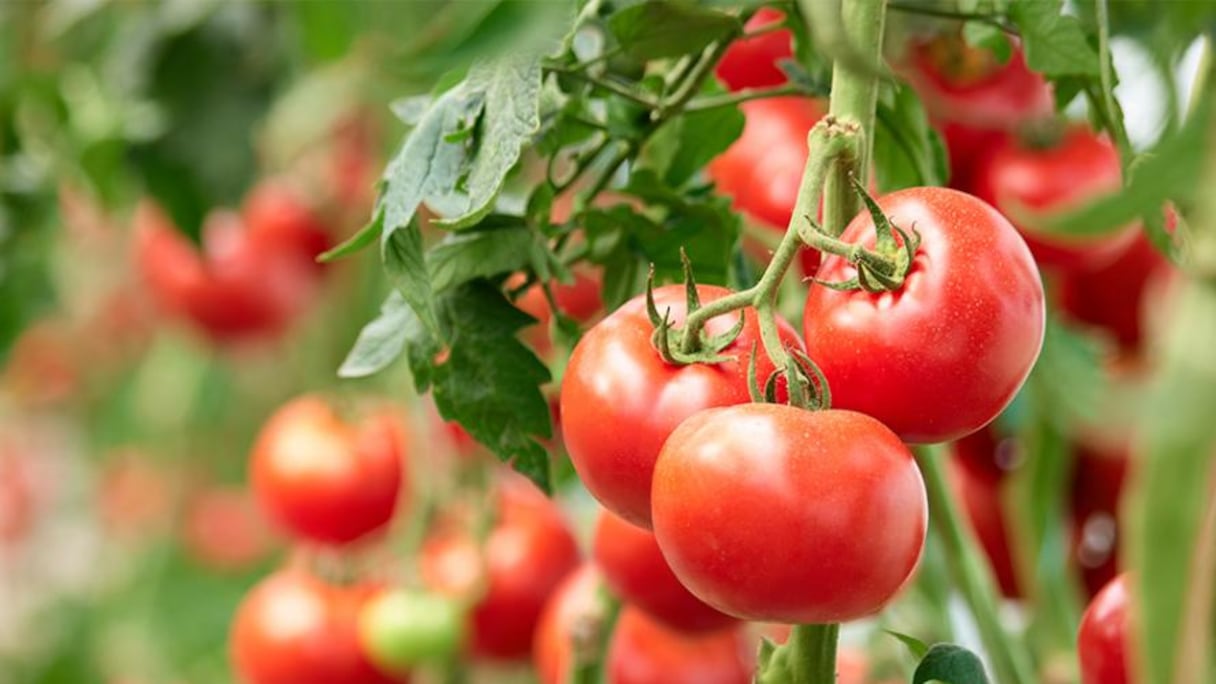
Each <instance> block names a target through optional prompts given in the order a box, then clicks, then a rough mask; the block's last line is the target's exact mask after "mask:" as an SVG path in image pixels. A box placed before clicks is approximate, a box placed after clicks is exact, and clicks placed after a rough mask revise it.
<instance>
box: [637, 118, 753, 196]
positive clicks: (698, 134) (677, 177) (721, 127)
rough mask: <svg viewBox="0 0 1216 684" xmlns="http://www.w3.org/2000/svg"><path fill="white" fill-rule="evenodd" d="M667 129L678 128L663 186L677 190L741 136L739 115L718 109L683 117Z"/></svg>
mask: <svg viewBox="0 0 1216 684" xmlns="http://www.w3.org/2000/svg"><path fill="white" fill-rule="evenodd" d="M677 122H678V123H677ZM668 125H676V126H678V131H679V134H678V136H677V144H676V147H675V152H674V154H672V156H671V158H670V161H669V163H668V165H667V169H666V171H665V172H664V173H663V176H664V180H665V181H666V183H667V185H669V186H671V187H676V188H678V187H681V186H683V185H684V183H686V182H687V181H688V180H689V179H690V178H692V177H693V175H694V174H696V173H697V171H699V170H701V169H702V168H704V167H705V165H706V164H708V163H709V161H710V160H711V159H713V158H714V157H716V156H718V155H719V154H721V153H722V152H723V151H725V150H726V148H728V147H730V144H731V143H733V142H734V141H735V139H737V138H738V137H739V135H740V134H742V133H743V112H741V111H739V109H738V108H737V107H718V108H716V109H708V110H705V111H700V112H693V113H691V114H685V115H683V116H681V117H678V118H677V119H675V120H673V121H672V122H671V123H670V124H668ZM664 127H666V126H664ZM655 135H659V133H656V134H655Z"/></svg>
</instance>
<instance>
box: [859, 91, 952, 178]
mask: <svg viewBox="0 0 1216 684" xmlns="http://www.w3.org/2000/svg"><path fill="white" fill-rule="evenodd" d="M875 120H876V122H877V124H878V125H877V126H876V127H875V132H874V173H875V175H876V177H877V180H878V188H879V190H881V191H882V192H890V191H892V190H899V189H901V188H909V187H914V186H920V185H944V184H945V183H946V180H947V178H948V176H949V173H950V171H949V166H950V162H949V158H948V156H947V155H946V149H945V146H944V145H943V144H942V142H941V138H940V137H939V136H938V135H937V132H936V131H934V130H933V128H932V127H931V126H930V125H929V117H928V115H927V114H926V113H925V108H924V106H923V105H922V104H921V101H920V98H919V97H917V96H916V93H915V92H914V91H913V90H912V88H910V87H908V86H907V85H904V84H898V85H896V86H895V87H894V88H893V89H885V90H884V92H883V93H882V97H881V98H880V99H879V102H878V108H877V110H876V119H875Z"/></svg>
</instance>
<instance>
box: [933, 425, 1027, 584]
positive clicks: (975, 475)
mask: <svg viewBox="0 0 1216 684" xmlns="http://www.w3.org/2000/svg"><path fill="white" fill-rule="evenodd" d="M981 441H982V442H986V443H988V444H989V445H991V446H989V447H988V448H987V450H986V451H987V453H986V458H981V456H982V455H984V451H985V450H984V447H983V446H981V444H980V442H981ZM998 448H999V447H998V446H997V444H996V443H995V441H994V440H993V439H992V436H991V432H990V431H989V430H987V429H985V430H980V431H979V432H976V433H975V434H973V435H970V436H968V437H965V438H963V440H961V441H959V442H955V444H954V447H953V449H954V453H953V458H951V460H950V470H949V475H950V484H951V486H952V488H953V490H954V494H955V496H956V497H957V498H958V499H959V501H960V503H961V504H962V507H963V511H964V512H965V513H966V515H967V519H968V521H969V522H970V523H971V529H972V530H973V531H974V532H975V536H976V538H978V539H979V542H980V546H981V547H982V548H983V549H984V555H986V556H987V557H988V562H989V564H990V565H991V567H992V573H993V575H994V577H995V578H996V582H997V585H998V586H999V588H1000V590H1001V594H1002V595H1004V596H1005V597H1007V598H1019V597H1020V596H1021V595H1022V592H1021V589H1020V588H1019V587H1018V581H1017V571H1016V569H1015V567H1014V564H1013V555H1012V553H1011V547H1010V544H1009V531H1008V527H1007V525H1006V522H1005V511H1004V508H1003V507H1002V505H1001V495H1002V494H1001V489H1002V487H1001V483H1002V481H1003V479H1004V471H1002V470H1000V469H999V467H997V466H996V465H995V460H994V458H993V454H994V453H995V452H996V450H997V449H998Z"/></svg>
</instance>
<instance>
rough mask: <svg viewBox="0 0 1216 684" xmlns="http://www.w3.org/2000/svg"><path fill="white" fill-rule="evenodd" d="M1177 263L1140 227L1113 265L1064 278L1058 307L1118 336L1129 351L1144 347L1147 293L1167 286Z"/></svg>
mask: <svg viewBox="0 0 1216 684" xmlns="http://www.w3.org/2000/svg"><path fill="white" fill-rule="evenodd" d="M1174 272H1175V271H1174V268H1173V265H1172V264H1171V263H1170V261H1169V259H1167V258H1166V257H1165V256H1164V255H1163V254H1161V252H1158V251H1157V249H1156V248H1154V247H1153V245H1152V244H1151V243H1150V242H1149V241H1148V238H1147V237H1145V235H1144V233H1143V232H1138V233H1137V234H1136V237H1135V239H1134V240H1133V242H1132V245H1131V247H1130V248H1128V250H1127V251H1126V252H1124V253H1123V254H1121V255H1120V256H1119V257H1118V258H1116V259H1115V260H1114V261H1113V262H1111V263H1110V264H1107V265H1106V266H1102V267H1100V268H1097V269H1095V270H1092V271H1081V272H1075V273H1067V274H1065V277H1064V278H1062V279H1061V281H1060V289H1059V295H1060V299H1059V302H1060V308H1061V310H1062V311H1064V312H1065V313H1066V314H1067V315H1068V317H1069V318H1071V319H1072V320H1074V321H1076V322H1078V323H1082V324H1085V325H1089V326H1093V327H1095V328H1097V329H1099V330H1102V331H1104V332H1106V333H1107V334H1108V335H1110V336H1111V337H1113V338H1114V340H1115V342H1116V343H1118V345H1119V347H1120V349H1121V350H1123V351H1124V352H1127V353H1129V354H1137V353H1138V352H1139V351H1140V347H1141V341H1142V338H1143V331H1144V328H1143V322H1144V318H1145V316H1144V314H1145V313H1146V311H1145V309H1146V303H1147V302H1148V301H1149V296H1148V295H1149V293H1151V292H1153V291H1154V290H1156V289H1159V288H1162V287H1164V283H1163V282H1162V281H1163V280H1165V279H1167V278H1169V277H1170V276H1171V274H1173V273H1174Z"/></svg>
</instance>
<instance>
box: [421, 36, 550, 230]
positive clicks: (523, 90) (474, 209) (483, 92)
mask: <svg viewBox="0 0 1216 684" xmlns="http://www.w3.org/2000/svg"><path fill="white" fill-rule="evenodd" d="M462 89H463V90H464V91H465V92H466V94H467V96H468V97H471V98H475V99H478V100H483V101H484V109H483V111H482V116H481V121H480V122H479V125H478V132H477V133H476V139H477V140H476V145H475V146H474V147H475V151H474V152H473V154H472V157H471V159H470V160H469V166H468V169H467V180H466V182H465V184H464V187H463V188H462V192H460V193H459V199H460V200H461V201H459V202H457V203H456V204H455V206H456V207H457V211H456V212H455V213H454V215H451V216H449V217H447V218H445V219H444V220H442V221H439V222H438V224H439V225H440V226H443V227H445V228H452V229H458V228H464V227H467V226H470V225H472V224H474V223H476V222H477V221H479V220H481V218H482V217H483V216H485V215H486V214H488V213H489V212H490V210H491V209H492V208H493V204H494V199H495V198H496V197H498V193H499V191H500V190H501V189H502V185H503V182H504V181H505V180H506V177H507V173H508V172H509V171H510V170H511V169H512V168H514V167H515V164H516V163H517V162H519V155H520V152H521V150H522V148H523V146H524V145H525V144H527V143H529V142H531V140H532V137H533V136H534V135H535V134H536V132H537V130H539V128H540V91H541V67H540V59H539V58H538V57H534V56H530V55H527V56H515V57H511V58H506V59H501V60H497V61H494V62H487V63H483V64H477V65H474V67H473V68H472V69H470V70H469V77H468V79H467V80H466V81H465V83H464V86H463V87H462ZM444 204H445V206H449V207H451V206H453V204H452V203H449V202H445V203H444Z"/></svg>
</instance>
